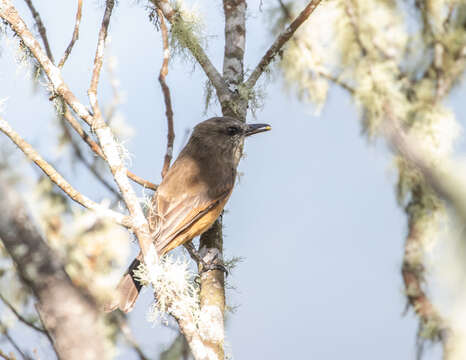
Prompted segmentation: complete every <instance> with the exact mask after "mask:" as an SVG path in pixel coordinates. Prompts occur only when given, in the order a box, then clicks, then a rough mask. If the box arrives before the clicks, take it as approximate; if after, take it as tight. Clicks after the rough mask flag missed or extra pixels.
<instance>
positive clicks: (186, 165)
mask: <svg viewBox="0 0 466 360" xmlns="http://www.w3.org/2000/svg"><path fill="white" fill-rule="evenodd" d="M270 129H271V127H270V125H268V124H244V123H242V122H241V121H239V120H237V119H235V118H231V117H215V118H211V119H209V120H206V121H203V122H201V123H199V124H198V125H197V126H196V127H195V128H194V130H193V133H192V135H191V137H190V138H189V141H188V143H187V144H186V146H185V147H184V148H183V150H182V151H181V152H180V154H179V156H178V158H177V159H176V161H175V162H174V163H173V165H172V167H171V168H170V169H169V170H168V172H167V174H166V176H165V177H164V178H163V180H162V183H161V184H160V186H159V187H158V188H157V192H156V193H155V194H154V197H153V198H152V211H151V213H150V215H149V223H150V226H151V231H152V232H153V233H154V244H155V248H156V250H157V253H158V255H159V256H162V255H164V254H166V253H167V252H168V251H170V250H172V249H174V248H176V247H177V246H179V245H182V244H185V243H186V242H188V241H190V240H191V239H193V238H194V237H196V236H198V235H200V234H202V233H203V232H205V231H206V230H208V229H209V227H210V226H211V225H212V224H213V223H214V222H215V220H216V219H217V218H218V217H219V215H220V214H221V212H222V210H223V208H224V206H225V204H226V202H227V200H228V198H229V197H230V195H231V192H232V190H233V186H234V184H235V179H236V168H237V166H238V163H239V160H240V158H241V153H242V148H243V141H244V138H245V137H247V136H250V135H252V134H257V133H259V132H263V131H267V130H270ZM141 260H142V254H141V253H140V254H139V255H138V256H137V257H136V259H134V260H133V262H132V263H131V265H130V266H129V268H128V270H127V271H126V273H125V275H124V276H123V279H122V280H121V281H120V283H119V284H118V287H117V294H116V296H115V298H114V299H113V301H112V302H111V303H110V304H108V305H107V306H105V310H107V311H112V310H115V309H116V308H120V310H122V311H124V312H129V311H131V310H132V308H133V306H134V303H135V301H136V299H137V297H138V295H139V291H140V290H141V287H142V285H141V284H140V283H139V282H138V281H137V280H136V279H135V278H134V276H133V271H134V270H135V269H136V268H137V267H138V266H139V264H140V263H141Z"/></svg>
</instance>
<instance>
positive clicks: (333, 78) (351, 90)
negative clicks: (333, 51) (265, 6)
mask: <svg viewBox="0 0 466 360" xmlns="http://www.w3.org/2000/svg"><path fill="white" fill-rule="evenodd" d="M278 2H279V3H280V8H281V9H282V11H283V13H284V14H285V16H286V18H287V19H288V21H292V20H293V17H292V15H291V12H290V10H288V7H287V5H285V4H284V3H283V1H282V0H278ZM290 41H294V42H295V43H298V44H299V45H301V44H303V46H305V47H306V48H307V50H308V51H311V49H310V47H309V44H307V43H306V41H305V40H302V39H300V38H299V36H295V37H292V38H291V39H290ZM315 71H316V73H317V75H319V76H321V77H323V78H324V79H327V80H328V81H331V82H332V83H334V84H335V85H338V86H341V87H342V88H343V89H345V90H346V91H348V92H349V93H350V94H354V92H355V91H356V90H355V89H354V88H353V87H352V86H351V85H349V84H347V83H346V82H344V81H343V80H341V79H340V78H339V77H338V76H334V75H332V74H330V73H328V72H327V71H325V70H315Z"/></svg>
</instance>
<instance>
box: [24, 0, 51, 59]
mask: <svg viewBox="0 0 466 360" xmlns="http://www.w3.org/2000/svg"><path fill="white" fill-rule="evenodd" d="M24 1H25V2H26V4H27V6H28V8H29V10H31V14H32V17H33V18H34V21H35V23H36V25H37V29H38V30H39V35H40V37H41V39H42V43H43V44H44V47H45V52H46V53H47V56H48V57H49V59H50V60H51V61H52V62H54V60H53V55H52V51H51V50H50V45H49V39H48V38H47V30H46V29H45V26H44V23H43V22H42V19H41V17H40V14H39V12H38V11H37V10H36V8H35V7H34V5H33V4H32V0H24Z"/></svg>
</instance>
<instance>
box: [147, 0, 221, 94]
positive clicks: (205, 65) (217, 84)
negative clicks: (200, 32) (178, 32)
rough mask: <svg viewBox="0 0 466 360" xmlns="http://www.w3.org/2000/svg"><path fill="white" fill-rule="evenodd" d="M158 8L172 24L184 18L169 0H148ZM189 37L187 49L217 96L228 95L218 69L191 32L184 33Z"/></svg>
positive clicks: (179, 22)
mask: <svg viewBox="0 0 466 360" xmlns="http://www.w3.org/2000/svg"><path fill="white" fill-rule="evenodd" d="M150 1H151V2H152V3H153V4H154V5H155V6H156V7H157V8H158V9H160V10H161V11H162V13H163V15H164V16H165V18H166V19H167V20H168V21H169V22H170V24H171V25H172V26H174V25H180V24H181V23H182V22H183V21H184V20H183V19H182V17H181V15H180V14H179V13H178V12H177V11H175V10H174V9H173V8H172V6H171V4H170V2H169V1H168V0H150ZM185 35H186V36H188V37H189V38H190V39H189V41H186V46H187V47H188V49H189V51H190V52H191V54H192V56H193V57H194V58H195V59H196V61H197V62H198V63H199V65H200V66H201V68H202V69H203V70H204V73H205V74H206V76H207V77H208V78H209V80H210V81H211V82H212V85H213V86H214V88H215V90H216V92H217V95H218V96H219V98H220V100H222V99H225V98H228V97H229V95H230V94H229V90H228V87H227V84H226V83H225V81H224V80H223V77H222V76H221V75H220V73H219V72H218V70H217V69H216V68H215V66H214V65H213V64H212V62H211V61H210V59H209V57H208V56H207V54H206V53H205V51H204V50H203V49H202V47H201V45H200V44H199V41H198V40H197V39H196V37H195V36H194V35H193V34H192V33H188V34H185Z"/></svg>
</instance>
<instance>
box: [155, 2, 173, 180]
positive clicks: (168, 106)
mask: <svg viewBox="0 0 466 360" xmlns="http://www.w3.org/2000/svg"><path fill="white" fill-rule="evenodd" d="M157 15H158V17H159V19H160V29H161V30H162V44H163V62H162V67H161V68H160V73H159V82H160V86H161V88H162V93H163V98H164V100H165V115H166V116H167V128H168V130H167V152H166V153H165V159H164V162H163V168H162V178H164V177H165V175H166V173H167V171H168V169H169V167H170V162H171V160H172V157H173V142H174V141H175V131H174V129H173V110H172V101H171V97H170V88H169V87H168V85H167V83H166V82H165V78H166V76H167V73H168V61H169V60H170V49H169V48H168V32H167V25H166V24H165V20H164V17H163V14H162V11H161V10H160V9H157Z"/></svg>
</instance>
